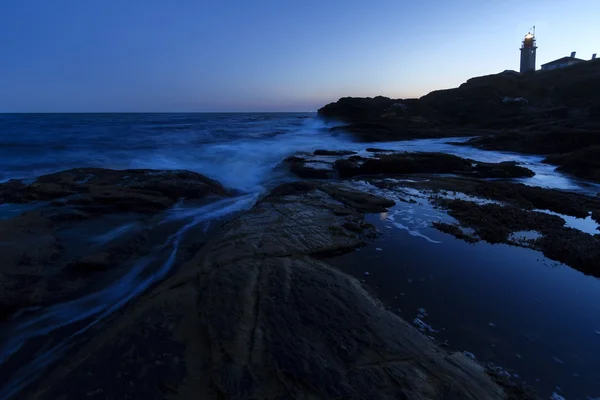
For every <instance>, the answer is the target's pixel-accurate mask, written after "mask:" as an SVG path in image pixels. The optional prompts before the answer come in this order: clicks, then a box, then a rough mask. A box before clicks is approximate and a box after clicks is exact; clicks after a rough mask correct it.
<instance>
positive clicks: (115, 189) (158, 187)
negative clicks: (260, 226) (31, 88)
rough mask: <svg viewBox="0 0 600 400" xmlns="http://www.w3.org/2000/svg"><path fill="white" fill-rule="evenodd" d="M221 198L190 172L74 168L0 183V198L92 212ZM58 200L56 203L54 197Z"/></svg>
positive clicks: (218, 189)
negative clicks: (181, 200) (31, 179)
mask: <svg viewBox="0 0 600 400" xmlns="http://www.w3.org/2000/svg"><path fill="white" fill-rule="evenodd" d="M211 195H212V196H226V195H227V192H226V190H225V189H224V188H223V187H222V186H221V185H220V184H219V183H218V182H216V181H214V180H212V179H209V178H207V177H205V176H203V175H200V174H197V173H194V172H190V171H177V170H175V171H160V170H141V169H137V170H110V169H100V168H78V169H71V170H67V171H62V172H57V173H54V174H49V175H44V176H41V177H39V178H38V179H36V180H35V181H34V182H33V183H31V184H29V185H25V184H23V183H20V182H15V181H9V182H7V183H4V184H0V201H1V202H5V203H6V202H10V203H28V202H33V201H50V200H54V203H53V205H55V206H60V205H74V206H77V207H78V208H80V209H85V210H86V211H89V212H93V213H103V212H114V211H138V212H150V213H152V212H156V211H160V210H163V209H165V208H167V207H169V206H171V205H172V204H174V202H175V201H176V200H178V199H180V198H203V197H206V196H211ZM58 199H61V200H62V201H60V202H59V201H56V200H58Z"/></svg>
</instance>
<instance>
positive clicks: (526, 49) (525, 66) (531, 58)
mask: <svg viewBox="0 0 600 400" xmlns="http://www.w3.org/2000/svg"><path fill="white" fill-rule="evenodd" d="M536 49H537V46H536V45H535V27H533V33H531V32H529V33H527V35H525V39H523V43H522V44H521V73H525V72H529V71H535V51H536Z"/></svg>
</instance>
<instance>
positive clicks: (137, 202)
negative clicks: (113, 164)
mask: <svg viewBox="0 0 600 400" xmlns="http://www.w3.org/2000/svg"><path fill="white" fill-rule="evenodd" d="M161 180H163V181H161ZM225 195H227V192H226V191H225V190H224V189H223V188H222V186H221V185H220V184H218V183H216V182H215V181H212V180H210V179H208V178H205V177H203V176H202V175H199V174H195V173H192V172H187V171H151V170H124V171H113V170H103V169H93V168H86V169H76V170H69V171H64V172H60V173H56V174H51V175H46V176H42V177H40V178H38V179H37V180H36V181H35V182H33V183H31V184H29V185H26V184H25V183H22V182H18V181H9V182H6V183H3V184H0V198H1V199H2V200H3V201H10V202H17V203H27V202H33V201H36V200H50V201H48V203H45V204H39V205H37V208H36V209H35V211H29V212H26V213H23V214H21V215H18V216H15V217H12V218H10V219H0V247H1V248H2V257H3V259H2V263H1V264H0V282H1V283H0V318H9V317H10V316H11V315H12V314H13V313H15V312H16V311H18V310H20V309H23V308H27V307H43V306H47V305H50V304H56V303H57V302H61V301H67V300H70V299H72V298H74V297H76V296H78V295H83V294H84V293H90V291H93V290H99V289H100V288H101V287H102V286H104V285H105V284H106V283H107V281H110V280H111V279H112V280H114V279H117V278H118V277H119V276H120V275H122V274H123V273H125V271H126V270H127V268H129V267H130V265H131V262H133V261H134V260H136V259H139V258H141V257H143V256H145V255H148V254H149V253H150V252H151V251H152V249H153V248H155V247H158V245H162V244H163V243H164V242H165V241H166V240H167V238H168V237H169V236H170V235H172V234H173V233H174V232H173V230H174V229H178V225H177V223H173V224H164V225H161V224H158V225H155V224H153V222H152V221H151V220H149V218H148V216H147V215H145V214H147V213H157V212H160V211H162V210H165V209H167V208H169V207H171V206H172V205H173V204H174V203H175V201H177V200H178V199H179V198H180V197H188V198H193V199H198V198H203V199H205V200H209V199H210V198H211V197H214V198H218V197H221V196H225ZM144 224H148V227H147V228H142V227H143V226H145V225H144ZM123 226H125V227H128V228H127V229H125V230H124V231H123V233H122V234H121V233H118V234H117V233H115V235H114V237H108V239H105V240H103V241H100V242H96V241H95V240H94V236H95V235H99V236H101V235H102V234H103V233H106V232H110V231H111V230H112V229H117V230H118V229H119V228H120V227H123ZM148 229H151V230H152V235H150V233H149V231H148ZM150 236H151V237H152V240H153V245H151V244H150V243H147V242H148V241H149V240H150V239H149V237H150ZM181 254H182V257H184V256H185V254H187V252H186V251H185V250H184V251H183V252H182V253H181Z"/></svg>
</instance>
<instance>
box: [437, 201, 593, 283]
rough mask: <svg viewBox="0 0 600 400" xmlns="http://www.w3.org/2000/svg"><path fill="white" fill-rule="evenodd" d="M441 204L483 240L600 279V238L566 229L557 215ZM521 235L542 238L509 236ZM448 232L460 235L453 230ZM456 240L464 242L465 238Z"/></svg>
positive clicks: (461, 203)
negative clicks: (523, 250) (540, 254)
mask: <svg viewBox="0 0 600 400" xmlns="http://www.w3.org/2000/svg"><path fill="white" fill-rule="evenodd" d="M438 204H440V205H441V206H442V207H444V208H446V209H448V210H449V211H448V212H449V214H450V215H451V216H452V217H454V218H456V219H457V220H459V221H460V223H461V224H462V225H463V226H466V227H469V228H473V229H474V230H475V232H476V233H477V235H478V237H480V238H481V239H483V240H486V241H488V242H490V243H510V244H513V245H520V246H524V247H529V248H532V249H535V250H539V251H541V252H543V253H544V255H545V256H546V257H548V258H550V259H552V260H556V261H560V262H563V263H565V264H567V265H569V266H571V267H573V268H575V269H577V270H580V271H582V272H584V273H586V274H591V275H594V276H597V277H600V235H595V236H592V235H590V234H588V233H584V232H581V231H579V230H577V229H573V228H568V227H565V226H564V224H565V221H564V220H563V219H562V218H560V217H558V216H556V215H551V214H547V213H543V212H536V211H529V210H523V209H521V208H519V207H515V206H501V205H497V204H485V205H481V204H476V203H474V202H470V201H463V200H438ZM519 231H536V232H539V233H541V234H542V236H541V237H540V238H538V239H535V240H531V241H519V242H514V241H510V240H509V235H510V234H511V233H515V232H519ZM446 232H447V233H450V234H455V233H457V232H456V231H451V230H447V231H446ZM455 236H456V237H458V238H460V239H464V237H463V236H462V235H455ZM469 241H470V240H469Z"/></svg>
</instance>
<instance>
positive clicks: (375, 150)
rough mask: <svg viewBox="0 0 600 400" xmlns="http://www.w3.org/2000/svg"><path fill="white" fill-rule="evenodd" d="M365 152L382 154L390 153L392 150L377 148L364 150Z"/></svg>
mask: <svg viewBox="0 0 600 400" xmlns="http://www.w3.org/2000/svg"><path fill="white" fill-rule="evenodd" d="M365 150H366V151H368V152H370V153H383V152H390V151H392V150H386V149H380V148H377V147H367V148H366V149H365Z"/></svg>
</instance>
